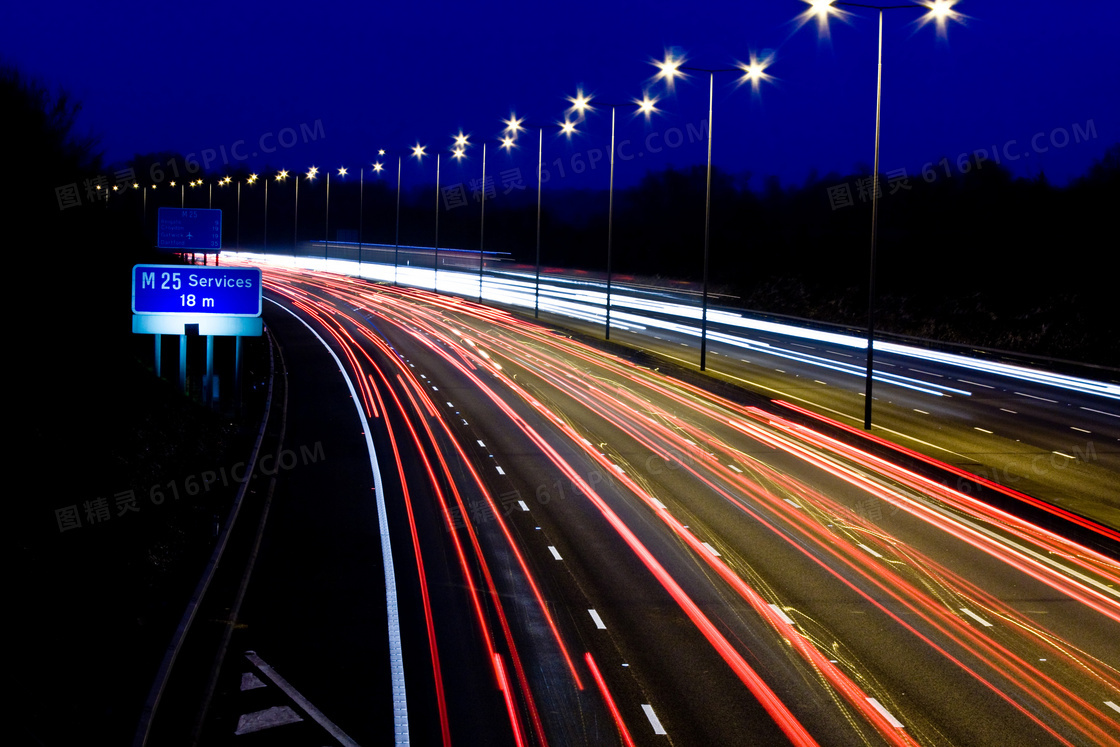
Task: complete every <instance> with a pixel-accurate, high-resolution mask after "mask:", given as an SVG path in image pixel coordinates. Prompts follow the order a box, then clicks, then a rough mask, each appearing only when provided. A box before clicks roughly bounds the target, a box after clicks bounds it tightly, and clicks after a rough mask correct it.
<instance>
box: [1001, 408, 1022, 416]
mask: <svg viewBox="0 0 1120 747" xmlns="http://www.w3.org/2000/svg"><path fill="white" fill-rule="evenodd" d="M999 409H1000V412H1009V413H1011V414H1012V415H1018V414H1019V413H1018V411H1017V410H1008V409H1007V408H1006V407H1001V408H999Z"/></svg>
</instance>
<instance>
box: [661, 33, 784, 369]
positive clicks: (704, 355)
mask: <svg viewBox="0 0 1120 747" xmlns="http://www.w3.org/2000/svg"><path fill="white" fill-rule="evenodd" d="M769 62H770V60H769V59H767V60H763V61H762V62H759V61H758V60H757V59H755V58H754V57H753V56H752V57H751V61H750V63H749V64H746V65H744V64H740V65H739V66H738V67H730V68H715V69H711V68H703V67H685V66H684V64H683V63H684V60H678V59H676V58H675V57H673V55H671V54H670V55H667V56H666V57H665V59H664V60H662V61H661V62H655V63H654V65H656V66H657V67H658V69H659V72H658V73H657V75H656V76H655V78H657V79H661V78H664V79H665V80H666V81H667V85H668V86H669V87H670V88H672V85H673V80H674V78H676V77H684V73H682V72H680V71H681V70H692V71H695V72H701V73H707V74H708V175H707V182H706V187H705V195H704V286H703V292H702V295H701V302H700V307H701V312H700V370H701V371H703V370H705V369H706V367H707V359H708V257H709V251H708V250H709V244H710V241H711V220H712V112H713V110H714V108H715V107H714V101H715V78H716V73H740V74H741V76H742V77H741V78H740V80H739V82H740V84H742V83H745V82H747V81H750V82H751V83H752V85H753V86H754V89H755V90H756V91H757V90H758V84H759V83H760V82H761V81H762V80H764V79H765V78H766V77H767V76H766V74H765V73H764V72H763V71H764V70H765V69H766V66H767V65H768V64H769Z"/></svg>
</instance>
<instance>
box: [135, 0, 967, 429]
mask: <svg viewBox="0 0 1120 747" xmlns="http://www.w3.org/2000/svg"><path fill="white" fill-rule="evenodd" d="M954 1H955V0H929V2H925V3H922V4H908V5H874V4H868V3H855V2H841V1H838V0H805V2H807V3H808V4H809V6H810V8H809V9H808V10H807V11H806V14H805V15H806V16H807V17H812V16H815V17H817V19H818V20H819V22H820V23H821V25H822V26H825V25H826V24H827V19H828V18H829V17H830V16H831V15H833V14H838V13H843V12H844V11H842V10H841V8H848V7H850V8H860V9H869V10H874V11H876V12H877V14H878V66H877V76H876V95H875V145H874V159H873V167H872V189H871V247H870V258H869V279H868V322H867V343H866V345H867V359H866V370H865V391H864V428H865V429H868V430H870V428H871V414H872V399H873V398H872V389H873V383H872V382H873V380H874V372H873V362H874V334H875V301H876V253H877V248H878V247H877V241H878V222H879V210H878V207H879V206H878V194H879V142H880V122H881V112H882V90H883V77H882V76H883V14H884V12H885V11H888V10H905V9H911V10H913V9H920V8H924V9H925V10H926V11H927V16H926V18H927V19H929V20H936V21H937V22H938V24H943V23H944V22H945V21H946V20H947V19H949V18H953V17H954V16H955V12H954V11H953V10H952V6H953V4H954ZM769 62H770V60H761V61H760V60H756V59H753V58H752V60H751V62H750V63H749V64H747V65H739V66H738V67H735V68H700V67H690V66H685V65H684V64H683V60H678V59H675V58H674V57H673V56H672V55H671V54H670V55H667V56H666V58H665V60H663V61H661V62H655V63H654V64H655V65H656V66H657V67H658V68H659V72H658V73H657V74H656V75H655V76H654V78H655V79H656V80H665V81H666V83H667V85H668V86H669V88H672V84H673V81H674V80H675V79H676V78H678V77H684V76H685V72H683V71H692V72H703V73H707V74H708V133H707V140H708V146H707V174H706V182H705V202H704V260H703V289H702V300H701V334H700V370H701V371H703V370H705V369H706V365H707V360H706V358H707V331H708V330H707V328H708V295H709V288H708V283H709V256H710V241H711V199H712V142H713V114H714V94H715V75H716V74H717V73H728V72H738V73H740V74H741V75H742V78H741V80H740V82H748V81H749V82H751V83H752V85H753V86H754V87H755V89H756V90H757V87H758V85H759V83H760V82H761V81H763V80H766V79H767V78H768V76H767V75H766V74H765V72H764V70H765V68H766V66H767V65H768V64H769ZM568 101H569V102H570V103H571V104H572V106H571V107H570V108H569V109H568V110H567V114H568V115H571V114H573V113H576V112H578V114H579V118H578V119H577V120H576V121H572V120H571V119H569V118H567V117H566V118H565V120H564V121H563V122H557V123H556V124H557V125H558V126H559V127H560V132H561V134H564V135H566V136H568V137H569V138H571V136H572V135H573V134H575V133H576V126H577V125H578V124H580V123H582V122H583V121H584V119H585V115H586V113H587V112H589V111H594V108H593V107H592V106H591V97H589V96H585V95H584V94H583V92H582V91H579V92H578V93H577V95H576V96H575V97H572V98H569V99H568ZM656 102H657V99H651V98H650V97H649V95H648V93H647V94H646V96H645V97H644V98H643V100H641V101H638V100H637V99H635V100H634V101H633V102H632V103H633V104H635V105H637V107H638V112H640V113H643V114H645V116H646V117H647V119H648V118H649V116H650V115H651V114H652V113H653V112H655V111H656V108H655V104H656ZM600 105H602V106H609V107H610V109H611V158H610V177H609V184H608V206H607V276H606V302H605V307H604V311H605V328H604V337H605V338H606V339H608V340H609V339H610V328H611V322H610V313H611V284H612V270H613V268H612V251H613V214H614V155H615V153H614V151H615V126H616V109H617V108H618V107H619V106H625V105H620V104H617V103H601V104H600ZM503 122H504V123H505V125H506V128H505V131H504V137H503V139H502V144H501V147H502V148H504V149H506V150H509V149H511V148H512V147H515V145H516V139H517V136H518V134H519V133H520V132H521V131H523V130H524V129H525V128H526V125H525V121H524V120H523V119H518V118H517V117H516V116H515V115H511V116H510V119H509V120H503ZM532 126H533V127H535V128H536V129H537V130H538V146H537V148H538V149H537V230H536V273H535V282H534V286H535V289H534V316H535V317H538V318H539V316H540V275H541V262H540V246H541V184H542V172H543V151H544V129H545V128H544V126H543V125H532ZM469 145H470V143H469V139H468V137H467V136H466V135H463V134H462V132H460V133H459V135H457V136H456V137H455V145H454V147H453V149H452V156H453V157H454V158H456V159H457V160H461V159H462V158H464V157H465V149H466V147H468V146H469ZM378 155H379V156H384V155H385V151H384V150H381V151H379V153H378ZM427 155H428V153H427V150H426V146H422V145H420V144H419V143H417V144H416V145H415V146H414V147H413V148H412V154H411V157H415V158H416V159H417V161H422V160H423V158H424V157H425V156H427ZM401 163H402V158H401V156H400V155H398V157H397V199H396V234H395V242H394V243H395V251H394V262H393V264H394V276H393V282H394V284H396V283H397V280H398V278H397V271H398V270H397V266H398V264H399V252H400V190H401ZM383 168H384V167H383V164H382V163H381V162H380V161H377V162H375V163H374V164H373V170H374V171H375V172H376V173H380V172H381V171H382V170H383ZM317 171H318V169H316V168H315V167H311V169H310V171H309V172H308V174H307V178H308V179H309V180H314V178H315V174H316V172H317ZM338 173H339V175H340V176H345V175H346V169H345V168H341V169H339V172H338ZM364 173H365V170H364V169H363V170H362V177H361V185H360V190H362V194H363V195H364ZM287 175H288V174H287V172H286V171H281V172H279V173H278V174H277V176H276V180H277V181H283V180H284V179H285V178H286V177H287ZM439 178H440V154H439V153H436V215H435V240H434V252H435V266H434V270H433V290H436V291H438V273H439V200H440V182H439ZM256 179H257V176H256V175H255V174H254V175H251V176H250V177H249V178H248V179H247V180H246V181H247V183H250V184H252V183H254V182H255V181H256ZM201 181H202V180H198V183H199V184H201ZM264 181H265V196H264V209H265V225H264V243H265V247H266V248H267V245H268V180H267V179H265V180H264ZM229 182H230V177H228V176H227V177H225V178H224V179H222V180H220V181H219V184H220V185H223V186H224V185H228V184H229ZM133 186H134V187H136V186H138V185H135V184H134V185H133ZM191 186H192V187H193V186H195V183H194V182H192V183H191ZM237 188H238V189H237V205H238V219H237V221H238V238H237V242H238V247H239V248H240V205H241V182H240V180H239V181H238V183H237ZM480 191H481V198H480V203H481V204H480V220H479V280H478V300H479V302H481V301H482V298H483V277H484V269H485V216H486V143H485V142H484V143H483V150H482V182H481V189H480ZM185 200H186V196H185V190H183V191H181V193H180V201H181V204H183V205H185ZM298 200H299V180H298V177H297V179H296V211H295V212H296V218H295V220H296V221H297V232H298V205H299V202H298ZM362 200H363V196H360V197H359V202H360V203H361V201H362ZM144 201H145V216H146V214H147V211H146V203H147V188H145V190H144ZM210 201H211V204H212V202H213V188H212V186H211V192H210ZM359 212H361V209H360V208H359ZM360 220H361V216H359V221H360ZM329 221H330V173H329V172H328V173H327V196H326V216H325V224H324V225H326V226H328V227H329ZM358 241H359V248H358V261H359V266H360V262H361V226H360V225H359V238H358ZM325 242H326V244H325V247H324V259H326V258H328V257H329V233H328V235H327V237H326V238H325ZM295 251H296V247H295V246H293V254H294V253H295Z"/></svg>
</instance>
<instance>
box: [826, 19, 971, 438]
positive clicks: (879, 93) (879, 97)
mask: <svg viewBox="0 0 1120 747" xmlns="http://www.w3.org/2000/svg"><path fill="white" fill-rule="evenodd" d="M806 1H807V2H808V3H809V5H810V8H809V10H807V11H806V13H805V15H806V16H814V15H815V16H816V17H817V18H818V20H819V22H820V24H821V27H822V28H825V29H827V23H828V16H829V15H830V14H831V13H833V12H836V8H837V7H850V8H868V9H871V10H875V11H878V13H879V69H878V78H877V81H876V87H875V161H874V165H873V166H872V168H871V261H870V273H869V274H870V278H869V281H868V301H867V370H866V375H865V379H866V384H865V391H864V403H863V428H864V430H871V382H872V378H873V372H872V364H873V361H874V338H875V249H876V240H877V236H878V232H879V115H880V112H881V111H882V104H883V12H884V11H888V10H913V9H915V8H925V9H926V16H925V18H924V19H923V23H924V22H927V21H931V20H932V21H936V22H937V24H938V27H940V28H943V27H944V25H945V22H946V21H947V20H949V19H951V18H953V17H954V16H955V15H956V12H955V11H954V10H953V5H954V2H955V0H930V2H927V3H923V4H913V3H911V4H909V5H871V4H865V3H848V2H833V0H806Z"/></svg>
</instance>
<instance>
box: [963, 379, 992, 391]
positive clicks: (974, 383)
mask: <svg viewBox="0 0 1120 747" xmlns="http://www.w3.org/2000/svg"><path fill="white" fill-rule="evenodd" d="M957 381H959V382H960V383H962V384H970V385H972V386H982V387H984V388H985V389H995V387H994V386H989V385H987V384H978V383H977V382H975V381H966V380H964V379H957Z"/></svg>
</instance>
